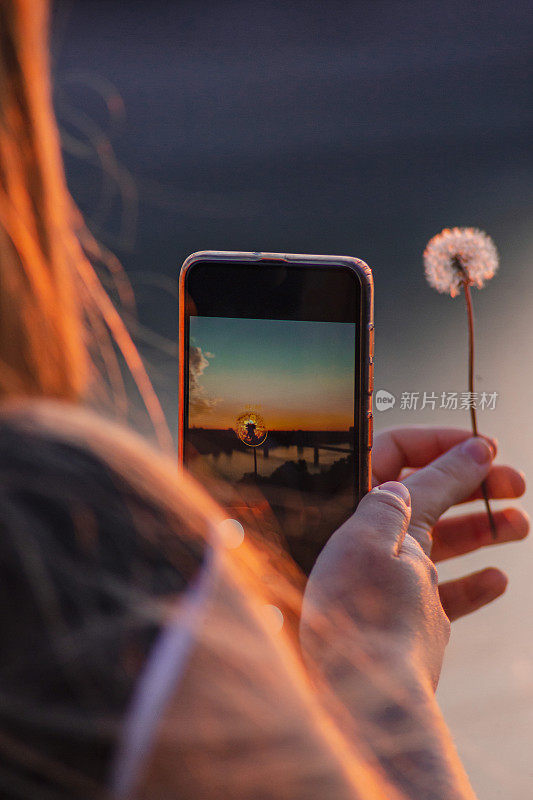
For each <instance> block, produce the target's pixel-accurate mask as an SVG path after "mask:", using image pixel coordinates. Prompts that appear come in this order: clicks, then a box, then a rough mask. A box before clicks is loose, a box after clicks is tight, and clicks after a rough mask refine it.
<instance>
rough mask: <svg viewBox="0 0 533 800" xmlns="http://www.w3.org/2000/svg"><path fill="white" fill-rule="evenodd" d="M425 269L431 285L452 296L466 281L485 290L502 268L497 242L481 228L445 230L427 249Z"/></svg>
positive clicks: (425, 252)
mask: <svg viewBox="0 0 533 800" xmlns="http://www.w3.org/2000/svg"><path fill="white" fill-rule="evenodd" d="M424 269H425V273H426V278H427V280H428V283H429V284H430V286H433V288H435V289H437V291H438V292H446V293H447V294H450V295H451V296H452V297H455V296H456V295H457V294H459V291H460V289H461V286H462V284H463V281H464V280H465V278H466V279H467V280H468V283H469V284H471V285H473V286H477V288H478V289H481V288H482V287H483V285H484V283H485V281H486V280H489V278H492V277H493V276H494V273H495V272H496V270H497V269H498V251H497V250H496V247H495V245H494V242H493V241H492V239H491V238H490V236H487V234H486V233H483V231H480V230H478V229H477V228H445V229H444V230H443V231H441V233H439V234H437V236H434V237H433V239H431V240H430V241H429V242H428V244H427V246H426V249H425V250H424Z"/></svg>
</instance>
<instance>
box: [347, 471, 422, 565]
mask: <svg viewBox="0 0 533 800" xmlns="http://www.w3.org/2000/svg"><path fill="white" fill-rule="evenodd" d="M410 518H411V496H410V493H409V489H407V488H406V486H404V484H403V483H399V482H398V481H387V482H386V483H382V484H381V485H380V486H376V487H375V488H374V489H372V491H371V492H368V494H366V495H365V496H364V497H363V498H362V500H361V501H360V503H359V505H358V506H357V510H356V512H355V514H354V515H353V516H352V517H351V519H350V520H348V523H345V524H350V523H351V525H352V527H353V528H355V531H354V532H355V534H356V535H357V533H358V532H359V531H361V533H363V534H364V535H365V536H367V537H371V538H372V539H373V540H374V541H375V543H376V544H377V545H380V546H385V547H386V548H387V549H389V550H393V551H394V552H395V553H396V554H397V553H398V552H399V550H400V548H401V546H402V542H403V540H404V538H405V534H406V532H407V528H408V526H409V520H410ZM343 527H344V526H343ZM340 530H342V528H341V529H340Z"/></svg>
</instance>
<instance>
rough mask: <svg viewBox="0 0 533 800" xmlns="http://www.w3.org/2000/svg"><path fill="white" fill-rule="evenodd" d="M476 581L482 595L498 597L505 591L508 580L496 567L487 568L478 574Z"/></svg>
mask: <svg viewBox="0 0 533 800" xmlns="http://www.w3.org/2000/svg"><path fill="white" fill-rule="evenodd" d="M478 581H479V584H480V586H481V587H482V588H483V592H484V594H486V595H487V596H490V597H499V596H500V595H501V594H503V593H504V592H505V590H506V589H507V584H508V583H509V578H508V577H507V575H506V574H505V572H503V570H501V569H498V568H497V567H487V568H486V569H484V570H482V571H481V572H480V573H478Z"/></svg>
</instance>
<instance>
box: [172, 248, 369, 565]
mask: <svg viewBox="0 0 533 800" xmlns="http://www.w3.org/2000/svg"><path fill="white" fill-rule="evenodd" d="M266 269H267V274H265V268H264V267H263V266H261V267H250V266H239V265H232V266H231V267H230V268H228V267H227V265H226V266H225V265H218V264H214V265H211V269H209V268H208V266H207V265H205V264H204V265H197V266H196V268H195V269H194V270H193V271H192V272H191V278H194V280H189V286H188V291H189V300H190V302H189V304H188V313H187V325H186V334H187V335H186V340H187V360H188V381H187V395H186V396H187V400H188V402H187V409H186V411H187V413H186V428H185V437H184V439H185V442H184V443H185V454H186V456H185V459H186V465H187V466H188V467H189V469H191V470H192V472H193V473H195V474H196V475H197V476H199V477H200V479H201V477H202V476H205V475H207V474H209V475H212V476H214V477H215V478H217V479H220V480H222V481H223V482H224V483H225V484H227V485H231V487H233V489H234V490H235V495H234V496H235V497H237V498H241V499H243V500H244V502H246V503H249V502H252V503H254V502H255V503H257V502H258V498H261V499H263V500H266V502H267V503H268V506H269V509H271V511H272V513H273V514H274V516H275V518H276V520H277V523H278V524H279V528H280V531H281V534H282V536H283V538H284V539H285V541H286V542H287V543H288V545H289V547H290V549H291V550H292V551H293V554H294V555H295V557H296V559H297V561H299V562H300V563H301V565H302V566H303V568H304V569H307V568H310V566H311V562H312V561H314V558H315V557H316V554H317V552H318V550H319V549H320V547H321V546H322V545H323V543H324V542H325V541H326V540H327V538H328V537H329V535H331V533H332V532H333V530H334V529H335V528H336V527H337V526H338V525H339V524H340V523H341V522H342V521H344V519H346V518H347V516H349V514H350V513H351V512H352V511H353V509H354V508H355V503H356V494H357V469H356V467H357V456H358V452H357V451H358V414H359V410H360V409H359V392H358V375H359V368H358V353H359V347H358V345H359V337H358V334H359V331H358V321H357V320H356V317H357V315H358V312H359V303H358V302H357V294H358V292H357V282H356V280H354V278H353V276H352V275H351V274H350V272H349V270H342V269H340V270H339V269H331V270H329V269H324V268H320V269H316V268H315V269H313V268H305V269H302V268H291V267H287V266H286V265H285V266H284V267H282V268H281V269H280V268H279V267H278V268H277V269H276V268H273V267H272V266H271V267H267V268H266ZM198 271H200V272H201V273H202V275H198ZM217 277H218V280H217ZM209 284H212V289H213V290H215V286H216V285H217V286H218V291H216V292H215V293H214V295H213V296H212V297H209V290H208V285H209ZM195 289H196V291H195ZM326 289H327V293H326V294H324V290H326ZM287 294H288V295H289V296H290V297H292V302H288V297H287ZM258 311H262V314H261V315H258V313H257V312H258ZM236 312H238V313H236Z"/></svg>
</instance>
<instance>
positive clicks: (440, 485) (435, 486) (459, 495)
mask: <svg viewBox="0 0 533 800" xmlns="http://www.w3.org/2000/svg"><path fill="white" fill-rule="evenodd" d="M494 455H495V450H494V448H493V446H492V445H491V444H490V443H489V442H488V441H487V440H486V439H483V438H482V437H480V436H473V437H470V438H469V439H466V440H465V441H464V442H461V444H459V445H457V446H456V447H452V448H451V449H450V450H448V452H446V453H444V454H443V455H442V456H440V458H437V459H435V461H432V462H431V464H428V466H427V467H423V468H422V469H419V470H418V471H417V472H415V473H413V474H412V475H409V476H408V477H406V478H405V481H404V482H405V485H406V486H407V487H408V489H409V491H410V493H411V502H412V515H411V525H410V528H409V532H410V533H411V534H412V535H413V536H414V537H415V538H416V539H418V541H419V542H420V543H421V544H422V546H423V547H424V549H425V550H426V552H428V550H429V548H430V546H431V542H430V537H429V535H428V531H429V530H430V529H431V528H432V527H433V526H434V525H435V523H436V522H437V520H438V519H439V517H440V516H441V515H442V514H443V513H444V512H445V511H446V510H447V509H448V508H450V507H451V506H453V505H455V504H456V503H460V502H461V501H462V500H466V499H467V497H469V496H470V495H471V494H472V492H474V491H475V489H477V488H478V486H479V485H480V484H481V482H482V481H483V480H484V478H486V476H487V474H488V472H489V470H490V467H491V464H492V460H493V458H494Z"/></svg>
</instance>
